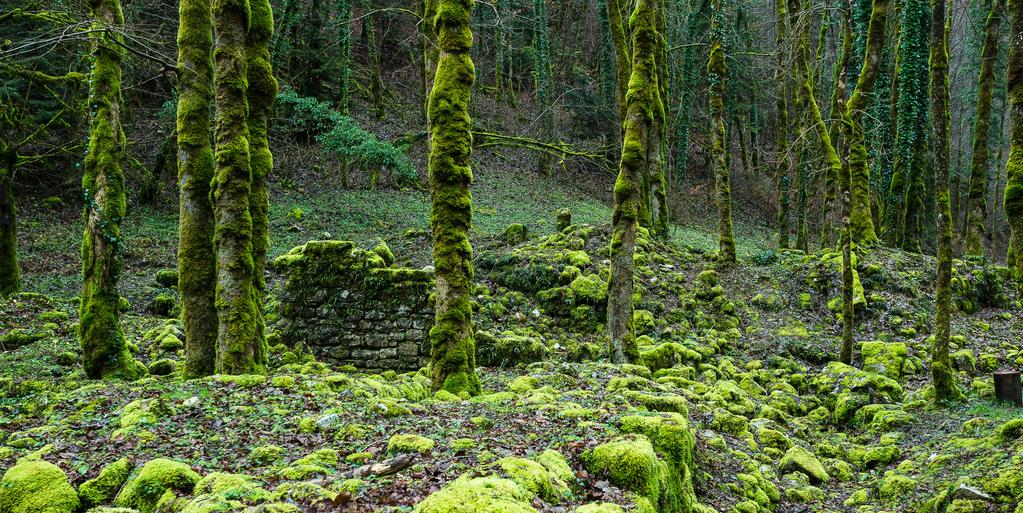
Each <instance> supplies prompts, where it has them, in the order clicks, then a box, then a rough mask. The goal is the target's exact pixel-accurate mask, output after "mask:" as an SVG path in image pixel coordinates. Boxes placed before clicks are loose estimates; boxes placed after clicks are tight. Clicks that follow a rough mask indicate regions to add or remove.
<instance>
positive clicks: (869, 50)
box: [844, 0, 888, 246]
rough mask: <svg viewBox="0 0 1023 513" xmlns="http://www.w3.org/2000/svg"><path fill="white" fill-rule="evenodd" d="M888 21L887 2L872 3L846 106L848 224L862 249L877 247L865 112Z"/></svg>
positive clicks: (879, 60)
mask: <svg viewBox="0 0 1023 513" xmlns="http://www.w3.org/2000/svg"><path fill="white" fill-rule="evenodd" d="M887 21H888V0H873V8H872V9H871V12H870V22H869V24H868V28H867V37H866V48H865V54H864V57H863V67H862V68H861V70H860V73H859V75H858V78H857V80H856V87H855V89H853V93H852V96H851V97H850V98H849V101H848V102H847V103H846V107H845V114H844V118H845V120H844V123H845V130H846V144H847V145H848V148H847V151H848V155H849V156H848V166H849V201H850V212H849V224H850V231H851V232H852V242H853V243H855V244H862V245H868V246H869V245H873V244H876V243H877V234H876V232H875V231H874V219H873V217H872V215H871V207H870V168H869V166H868V162H867V143H866V137H865V135H864V131H863V120H862V118H863V112H864V109H865V108H866V106H867V101H868V99H869V97H870V95H871V93H873V90H874V80H875V79H876V78H877V74H878V72H879V71H880V68H881V66H880V64H881V52H882V50H883V49H884V41H885V34H884V31H885V24H886V23H887Z"/></svg>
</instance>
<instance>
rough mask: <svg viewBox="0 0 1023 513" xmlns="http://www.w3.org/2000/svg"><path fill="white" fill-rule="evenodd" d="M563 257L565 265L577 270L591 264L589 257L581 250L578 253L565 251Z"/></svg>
mask: <svg viewBox="0 0 1023 513" xmlns="http://www.w3.org/2000/svg"><path fill="white" fill-rule="evenodd" d="M563 257H564V259H565V263H567V264H568V265H572V266H575V267H577V268H579V269H582V268H584V267H586V266H588V265H590V262H591V260H590V255H588V254H586V252H585V251H582V250H580V251H572V250H568V251H565V252H564V253H563Z"/></svg>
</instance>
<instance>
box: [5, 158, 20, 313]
mask: <svg viewBox="0 0 1023 513" xmlns="http://www.w3.org/2000/svg"><path fill="white" fill-rule="evenodd" d="M17 163H18V153H17V152H16V151H14V148H11V147H9V146H8V145H7V144H6V143H5V142H4V141H0V298H3V297H7V296H10V295H11V294H14V293H16V292H18V291H19V290H21V272H20V271H19V269H18V209H17V207H16V206H15V203H14V169H15V167H16V166H17Z"/></svg>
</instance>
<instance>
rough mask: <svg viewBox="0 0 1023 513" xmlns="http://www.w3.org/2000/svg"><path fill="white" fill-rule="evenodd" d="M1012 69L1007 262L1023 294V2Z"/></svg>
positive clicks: (1022, 1)
mask: <svg viewBox="0 0 1023 513" xmlns="http://www.w3.org/2000/svg"><path fill="white" fill-rule="evenodd" d="M1008 2H1009V3H1008V6H1009V26H1010V29H1009V68H1008V73H1007V78H1006V86H1007V89H1008V97H1009V109H1008V110H1009V121H1010V123H1011V129H1010V132H1009V134H1010V135H1009V161H1008V163H1007V164H1006V167H1005V174H1006V182H1005V196H1004V198H1003V205H1004V207H1005V216H1006V218H1008V220H1009V229H1010V233H1011V235H1010V238H1009V251H1008V255H1007V259H1006V262H1007V263H1008V265H1009V269H1010V271H1011V273H1012V276H1013V279H1014V280H1015V281H1016V286H1017V288H1018V289H1019V290H1020V291H1023V0H1008Z"/></svg>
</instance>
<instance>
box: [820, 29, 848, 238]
mask: <svg viewBox="0 0 1023 513" xmlns="http://www.w3.org/2000/svg"><path fill="white" fill-rule="evenodd" d="M841 16H842V53H841V54H840V56H839V58H838V60H837V61H836V62H835V71H834V88H833V89H832V91H831V105H830V109H831V112H830V114H829V115H828V117H829V118H830V120H829V121H830V125H829V126H828V138H829V139H830V140H831V146H832V149H834V150H835V153H836V155H835V156H836V157H839V164H838V167H837V168H836V167H835V165H834V161H832V160H830V158H829V160H828V172H827V174H826V175H825V181H826V183H825V186H824V215H823V216H821V217H822V222H821V224H822V227H821V247H830V246H833V244H834V243H835V242H837V237H836V236H835V234H836V232H837V230H839V229H840V227H841V221H842V219H841V218H842V215H841V213H842V206H841V205H842V204H841V203H838V204H836V201H835V200H836V198H838V193H839V191H840V189H841V185H842V178H841V175H842V173H844V172H845V165H844V164H843V163H842V160H841V155H844V154H845V149H844V148H843V147H842V140H841V139H842V134H843V132H844V130H843V128H842V125H843V122H842V118H843V115H844V112H845V108H844V105H845V93H846V83H845V82H846V75H847V74H848V69H849V60H850V59H851V57H852V47H853V40H852V29H851V27H850V26H849V12H848V10H847V9H843V10H842V12H841Z"/></svg>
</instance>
